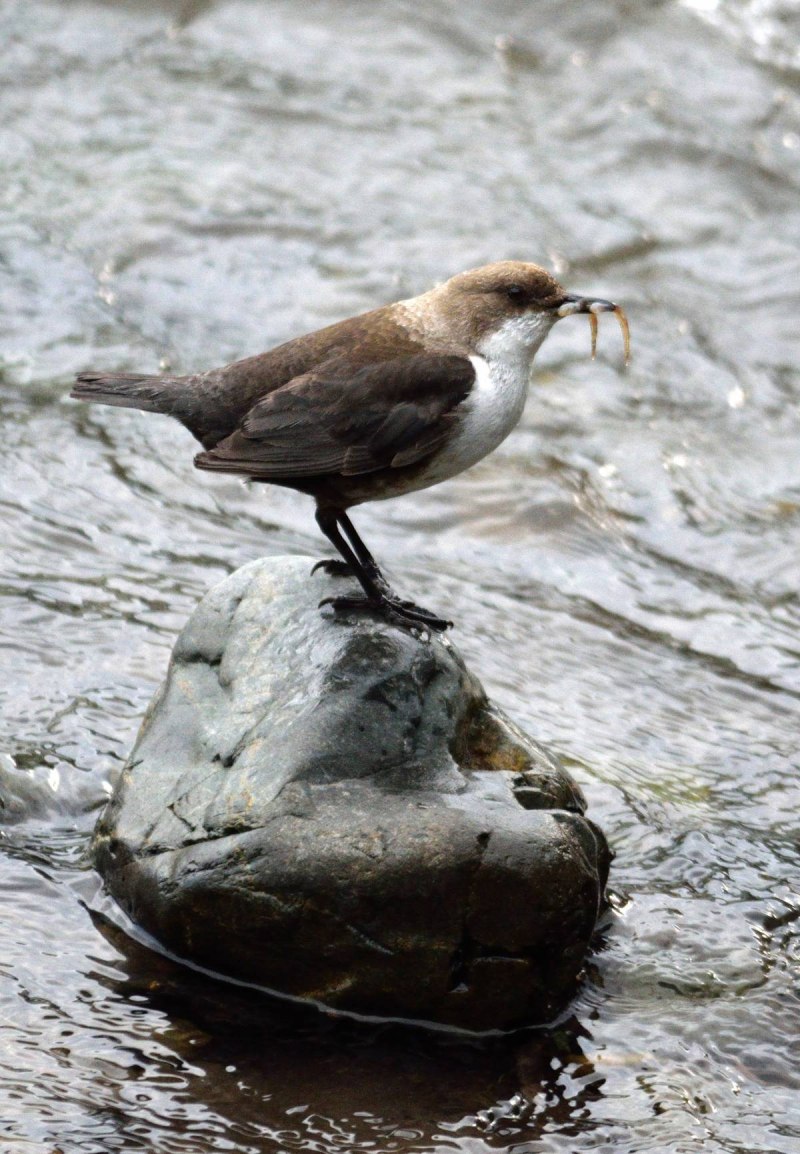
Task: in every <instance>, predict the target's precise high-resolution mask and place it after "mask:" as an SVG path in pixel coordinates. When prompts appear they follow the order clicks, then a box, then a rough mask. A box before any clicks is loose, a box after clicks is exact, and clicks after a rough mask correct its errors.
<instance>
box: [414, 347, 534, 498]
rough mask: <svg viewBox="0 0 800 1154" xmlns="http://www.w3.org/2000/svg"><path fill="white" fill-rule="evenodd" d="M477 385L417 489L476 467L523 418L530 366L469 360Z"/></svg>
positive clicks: (462, 406)
mask: <svg viewBox="0 0 800 1154" xmlns="http://www.w3.org/2000/svg"><path fill="white" fill-rule="evenodd" d="M469 359H470V361H471V362H472V364H473V366H474V368H475V381H474V383H473V386H472V389H471V390H470V392H469V395H468V396H467V397H466V398H465V399H464V400H463V401H462V402H461V404H460V405H459V408H458V414H457V421H456V424H455V426H454V429H453V433H452V436H451V437H450V439H449V441H448V442H447V444H446V445H445V446H444V447H443V448H442V449H441V450H440V451H439V452H438V453H437V455H436V457H435V458H434V459H433V460H432V461H431V463H430V465H429V467H428V468H427V469H425V470H424V472H423V473H422V474H421V475H420V476H419V478H418V481H419V485H418V487H420V488H422V487H424V486H426V485H434V484H436V483H437V482H438V481H445V480H447V478H448V477H455V476H456V475H457V474H458V473H463V471H464V470H465V469H469V468H470V467H471V466H472V465H474V464H476V463H477V462H478V461H480V460H481V459H482V458H483V457H485V456H486V455H487V453H491V451H492V450H493V449H496V448H497V446H498V445H499V444H500V442H501V441H504V440H505V438H506V437H507V436H508V434H509V433H510V432H511V430H512V429H513V428H514V426H515V425H516V424H517V423H518V421H519V419H520V417H521V416H522V410H523V409H524V407H525V397H526V394H527V390H528V376H529V366H528V362H527V360H526V361H525V362H524V363H522V362H507V361H502V360H501V361H490V360H488V359H487V358H486V357H483V356H472V357H470V358H469Z"/></svg>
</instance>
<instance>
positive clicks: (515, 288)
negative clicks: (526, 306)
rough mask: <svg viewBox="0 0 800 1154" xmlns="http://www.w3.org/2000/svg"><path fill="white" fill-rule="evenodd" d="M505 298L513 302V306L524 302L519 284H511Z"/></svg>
mask: <svg viewBox="0 0 800 1154" xmlns="http://www.w3.org/2000/svg"><path fill="white" fill-rule="evenodd" d="M506 296H507V297H508V299H509V300H510V301H514V302H515V304H520V303H521V302H522V301H524V300H525V296H526V293H525V289H524V288H523V287H522V285H521V284H511V285H509V286H508V288H507V289H506Z"/></svg>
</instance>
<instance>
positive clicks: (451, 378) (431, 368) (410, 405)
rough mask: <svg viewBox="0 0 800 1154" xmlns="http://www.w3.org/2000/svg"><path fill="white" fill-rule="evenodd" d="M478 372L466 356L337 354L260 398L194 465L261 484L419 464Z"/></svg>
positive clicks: (445, 431) (440, 441) (449, 423)
mask: <svg viewBox="0 0 800 1154" xmlns="http://www.w3.org/2000/svg"><path fill="white" fill-rule="evenodd" d="M474 379H475V369H474V367H473V365H472V363H471V362H470V360H469V359H468V358H467V357H460V356H446V355H428V354H423V355H415V356H405V357H399V358H397V359H396V360H389V361H381V362H378V363H375V364H368V365H361V366H354V365H352V364H349V363H348V362H347V361H346V360H343V359H339V360H337V361H335V362H332V363H330V364H328V365H323V366H321V367H320V368H319V369H316V370H315V371H314V372H311V373H306V374H305V375H303V376H301V377H297V378H295V380H293V381H290V382H289V383H288V384H286V385H283V386H282V387H281V388H279V389H276V390H275V391H274V392H272V393H269V394H268V395H267V396H266V397H263V398H262V399H261V400H260V401H258V402H257V403H256V404H255V405H254V406H253V407H252V408H251V409H250V410H249V412H247V413H246V414H245V416H244V418H243V419H242V421H241V423H240V424H239V427H238V428H237V429H236V430H235V431H234V432H233V433H232V434H231V435H230V436H228V437H226V438H225V439H224V440H222V441H220V442H219V444H217V445H215V446H214V448H213V449H210V450H208V451H207V452H205V453H199V454H198V455H197V456H196V457H195V465H197V467H198V468H200V469H212V470H219V471H221V472H228V473H242V474H244V475H246V476H249V477H254V478H258V479H259V480H264V481H268V480H276V481H277V480H284V479H285V480H287V481H289V480H291V479H292V478H298V479H299V478H304V477H306V478H307V477H323V476H330V475H331V474H338V475H340V476H345V477H347V476H357V475H359V474H362V473H371V472H374V471H376V470H378V469H386V468H401V467H403V466H405V465H412V464H415V463H416V462H418V461H421V460H424V459H425V458H426V457H429V456H431V455H432V454H433V453H435V452H436V451H437V449H439V448H440V447H441V446H442V445H443V443H444V441H445V440H446V438H447V436H448V433H449V432H450V430H451V428H452V424H453V421H454V419H455V417H454V410H455V408H456V406H457V405H458V404H459V402H460V401H462V400H463V399H464V397H466V395H467V394H468V392H469V390H470V388H471V387H472V383H473V381H474Z"/></svg>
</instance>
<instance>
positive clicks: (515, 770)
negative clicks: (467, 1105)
mask: <svg viewBox="0 0 800 1154" xmlns="http://www.w3.org/2000/svg"><path fill="white" fill-rule="evenodd" d="M310 568H311V562H310V561H309V559H307V558H270V559H265V560H262V561H257V562H254V563H252V564H250V565H247V566H245V567H244V568H242V569H240V570H239V571H238V572H236V573H234V574H233V575H232V576H231V577H229V578H228V579H227V580H226V581H224V582H223V583H222V584H221V585H219V586H218V587H217V588H215V589H213V590H212V591H211V592H210V593H209V594H208V596H207V597H206V598H205V599H204V600H203V602H202V603H201V604H200V605H199V607H198V608H197V610H196V611H195V613H194V614H193V616H192V617H191V619H190V620H189V622H188V624H187V625H186V628H185V629H184V631H183V633H182V634H181V636H180V638H179V640H178V642H177V644H176V646H175V649H174V652H173V656H172V661H171V664H170V669H169V672H168V675H167V679H166V681H165V683H164V685H163V686H162V688H161V690H160V691H159V693H158V694H157V696H156V698H155V699H154V701H153V702H152V704H151V706H150V708H149V710H148V712H147V714H146V716H145V719H144V722H143V724H142V728H141V731H140V733H139V737H138V739H137V742H136V745H135V747H134V750H133V752H132V754H131V757H130V759H129V762H128V764H127V766H126V768H125V770H124V772H123V774H122V777H121V779H120V781H119V783H118V785H117V788H116V791H115V793H114V796H113V797H112V799H111V801H110V803H109V805H108V807H107V808H106V810H105V812H104V813H103V815H102V817H101V819H100V822H99V823H98V827H97V832H96V836H95V857H96V862H97V866H98V868H99V870H100V872H101V873H102V875H103V876H104V878H105V881H106V884H107V886H108V888H109V890H110V892H111V893H112V894H113V896H114V897H115V898H116V899H117V901H118V902H119V904H120V905H121V906H122V907H123V908H124V909H125V910H126V911H127V912H128V913H129V914H130V916H131V917H132V918H133V919H134V921H136V922H137V923H138V924H139V925H140V926H142V927H143V928H144V929H146V930H147V931H149V932H150V933H151V934H153V935H154V936H155V937H156V938H157V939H158V940H159V941H160V942H161V943H162V944H163V945H164V946H165V947H167V948H168V949H170V950H172V951H173V952H175V953H177V954H178V955H180V956H182V957H184V958H186V959H190V960H192V961H194V962H196V963H199V964H201V965H203V966H205V967H208V968H210V969H212V970H215V971H218V972H220V973H222V974H225V975H228V976H231V977H235V978H238V979H244V980H247V981H252V982H256V983H258V984H260V985H263V986H265V987H269V988H272V989H274V990H277V991H280V992H283V993H286V994H290V995H295V996H301V997H305V998H313V999H317V1000H319V1001H321V1002H323V1003H325V1004H327V1005H329V1006H333V1007H337V1008H339V1009H344V1010H349V1011H355V1012H359V1013H365V1014H376V1015H383V1016H387V1017H404V1018H414V1019H422V1020H428V1021H435V1022H442V1023H449V1024H453V1025H457V1026H461V1027H464V1028H468V1029H475V1030H485V1029H497V1028H509V1027H512V1026H515V1025H519V1024H522V1023H528V1022H532V1021H542V1020H545V1019H548V1018H549V1017H551V1016H552V1015H553V1013H554V1012H555V1011H556V1010H557V1009H558V1008H559V1006H560V1005H561V1004H562V1003H563V1001H564V1000H565V999H566V997H568V995H569V993H570V992H571V990H572V989H573V988H574V982H575V977H576V975H577V973H578V971H579V970H580V968H581V965H582V961H583V958H584V954H585V951H586V948H587V944H588V941H589V938H590V936H591V933H592V930H593V928H594V925H595V921H596V918H597V914H598V911H599V909H600V908H601V904H602V896H603V887H604V884H605V879H606V874H607V869H608V850H607V847H606V844H605V840H604V838H603V836H602V834H601V833H600V832H599V830H598V829H597V828H596V827H595V826H593V825H592V824H591V823H590V822H588V821H587V820H586V819H585V818H584V817H583V816H582V810H583V799H582V797H581V794H580V791H579V790H578V788H577V786H576V785H575V784H574V783H573V782H572V781H571V780H570V778H569V777H568V775H567V774H566V773H565V772H564V770H563V769H561V767H560V766H559V764H558V762H557V761H556V760H555V759H554V758H553V757H552V756H551V755H550V754H548V753H547V752H546V751H545V750H544V749H543V748H542V747H541V746H539V745H537V744H536V743H535V742H532V741H531V740H530V739H529V738H527V737H525V736H524V735H523V734H522V733H521V732H519V731H518V730H517V729H516V728H515V727H514V726H513V725H512V724H511V723H510V722H509V721H507V720H506V719H505V718H504V717H503V716H502V715H501V714H500V713H499V712H498V711H496V710H494V709H493V708H492V707H491V706H490V705H489V703H488V701H487V699H486V696H485V694H484V692H483V690H482V688H481V686H480V684H479V683H478V682H477V680H476V679H475V677H474V676H473V675H472V674H471V673H470V672H469V671H468V670H467V669H466V667H465V666H464V663H463V661H462V660H461V658H460V657H459V655H458V654H457V652H456V650H455V649H454V648H453V646H452V645H451V643H450V642H449V641H448V640H447V639H446V638H442V637H434V638H431V637H429V636H427V635H423V636H415V635H412V634H411V633H409V632H406V631H404V630H402V629H398V628H396V627H394V626H391V625H387V624H385V623H383V622H381V621H378V620H376V619H374V618H371V617H367V616H356V615H353V616H349V617H346V618H333V617H332V616H328V614H329V612H330V611H326V612H325V613H323V612H320V610H319V609H318V608H317V604H318V602H319V601H320V599H321V598H322V597H323V596H326V595H329V594H330V593H331V592H334V593H343V592H347V591H349V588H350V585H351V582H350V581H349V580H348V579H342V578H335V577H329V576H327V575H326V574H325V573H323V572H318V573H317V574H315V575H314V576H313V577H311V576H309V572H310Z"/></svg>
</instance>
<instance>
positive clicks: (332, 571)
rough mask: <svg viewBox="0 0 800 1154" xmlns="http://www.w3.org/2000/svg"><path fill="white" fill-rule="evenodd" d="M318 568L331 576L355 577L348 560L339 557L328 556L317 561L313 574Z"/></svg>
mask: <svg viewBox="0 0 800 1154" xmlns="http://www.w3.org/2000/svg"><path fill="white" fill-rule="evenodd" d="M318 569H321V570H322V572H323V573H327V574H328V576H329V577H353V576H354V573H353V570H352V569H351V568H350V566H349V565H348V564H347V562H346V561H340V560H339V558H338V557H327V558H326V559H325V560H324V561H317V563H316V565H314V566H313V568H312V570H311V575H312V576H313V575H314V574H315V573H316V572H317V570H318Z"/></svg>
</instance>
